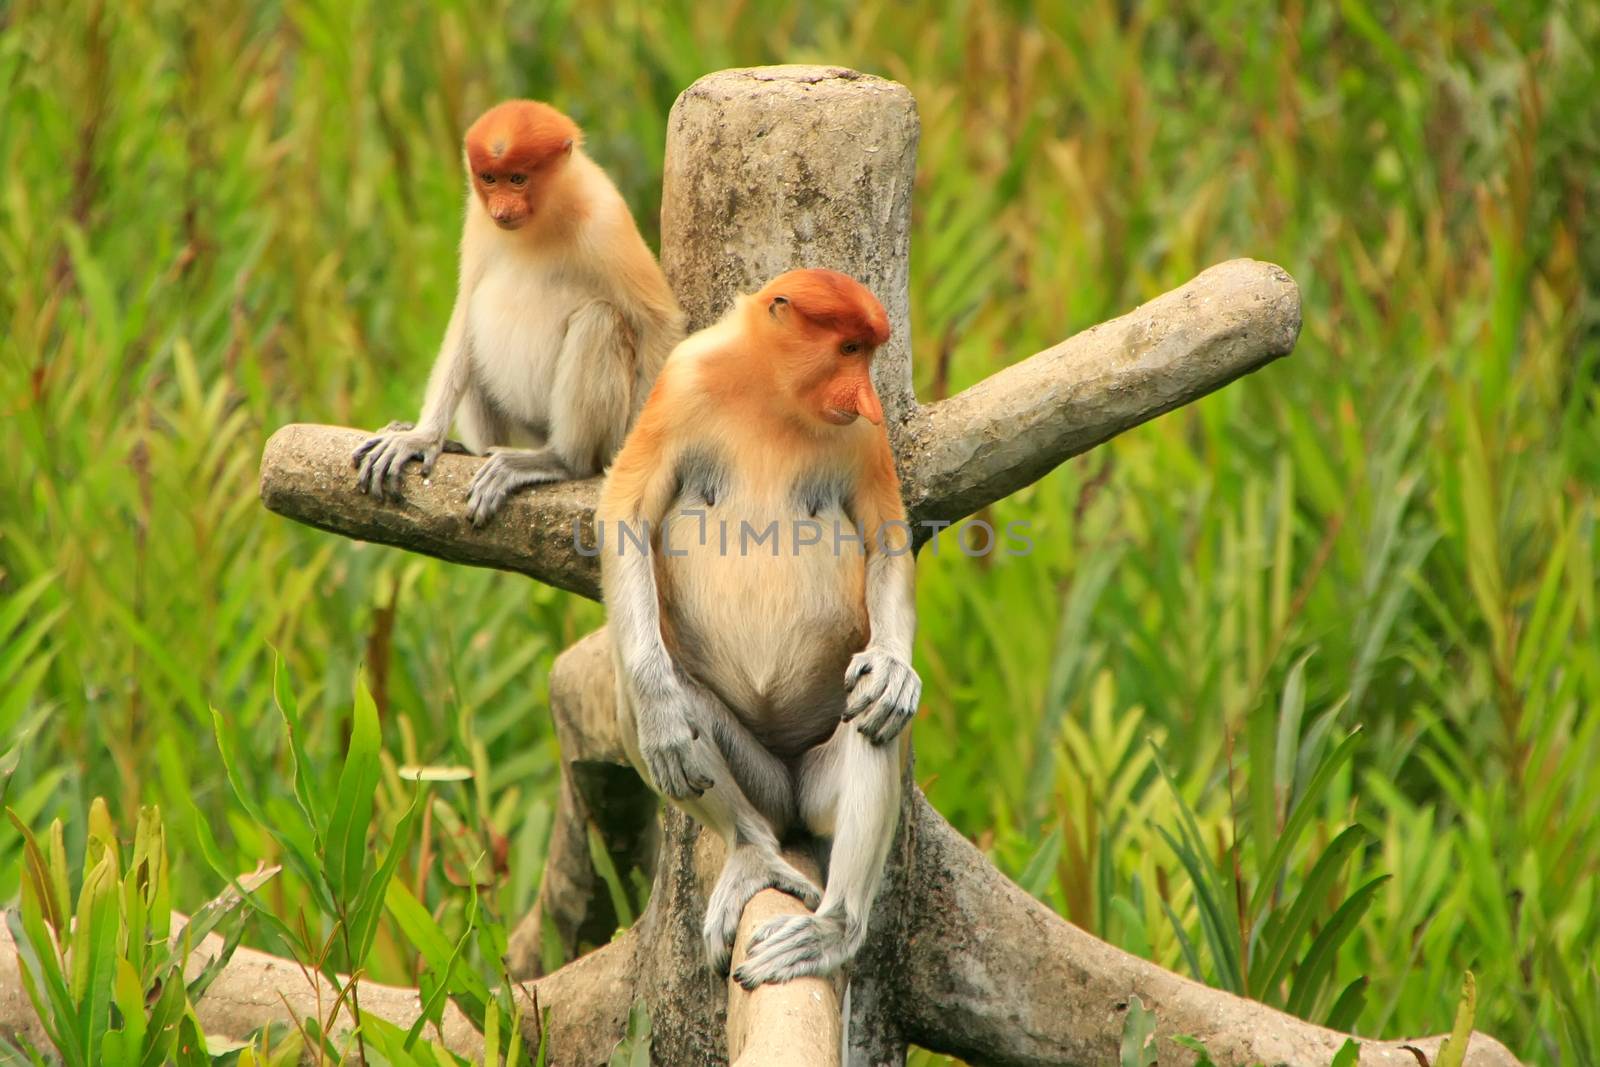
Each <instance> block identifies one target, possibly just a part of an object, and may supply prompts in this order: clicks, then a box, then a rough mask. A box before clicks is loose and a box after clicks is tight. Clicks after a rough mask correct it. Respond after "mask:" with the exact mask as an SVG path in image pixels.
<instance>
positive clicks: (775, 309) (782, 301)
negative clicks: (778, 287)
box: [767, 296, 789, 322]
mask: <svg viewBox="0 0 1600 1067" xmlns="http://www.w3.org/2000/svg"><path fill="white" fill-rule="evenodd" d="M767 314H768V315H771V316H772V317H773V318H775V319H777V320H778V321H779V322H787V321H788V320H789V298H788V297H786V296H775V297H773V298H772V303H770V304H768V305H767Z"/></svg>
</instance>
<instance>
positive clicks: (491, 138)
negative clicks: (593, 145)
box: [466, 100, 582, 230]
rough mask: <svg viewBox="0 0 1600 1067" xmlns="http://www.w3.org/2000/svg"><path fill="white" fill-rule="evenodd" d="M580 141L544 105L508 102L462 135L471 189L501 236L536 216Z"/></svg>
mask: <svg viewBox="0 0 1600 1067" xmlns="http://www.w3.org/2000/svg"><path fill="white" fill-rule="evenodd" d="M580 136H582V135H581V133H580V132H579V130H578V127H577V126H576V125H575V124H574V123H573V121H572V120H571V119H569V118H567V117H566V116H565V115H563V114H562V113H561V112H559V111H557V110H556V109H555V108H553V107H551V106H549V105H548V104H541V103H539V102H537V101H535V100H508V101H506V102H505V103H503V104H496V105H495V106H494V107H492V108H490V109H489V110H488V111H486V112H484V113H483V115H482V116H481V117H480V118H479V119H478V121H477V122H474V123H473V124H472V127H471V128H470V129H469V130H467V137H466V157H467V169H468V173H469V174H471V176H472V188H473V191H474V192H476V193H477V195H478V199H479V200H480V201H481V202H482V204H483V208H484V210H485V211H487V212H488V213H489V217H490V218H491V219H493V220H494V222H495V225H497V226H499V227H500V228H501V229H503V230H515V229H519V228H521V227H522V226H524V225H526V224H527V223H528V222H529V220H531V219H533V218H535V217H537V216H538V214H539V212H540V210H541V209H542V208H543V207H544V206H545V204H546V202H547V201H548V200H549V199H550V194H551V192H552V191H553V189H554V187H555V185H556V183H557V182H558V180H559V178H560V177H561V175H562V173H563V172H564V171H565V170H566V166H567V163H568V161H569V160H570V159H571V158H572V149H573V147H574V146H575V145H576V144H577V142H578V139H579V137H580Z"/></svg>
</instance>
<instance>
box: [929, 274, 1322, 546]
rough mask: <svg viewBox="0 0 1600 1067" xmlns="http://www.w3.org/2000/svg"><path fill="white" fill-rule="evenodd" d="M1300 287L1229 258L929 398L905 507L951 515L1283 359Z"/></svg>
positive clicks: (961, 514) (1296, 328)
mask: <svg viewBox="0 0 1600 1067" xmlns="http://www.w3.org/2000/svg"><path fill="white" fill-rule="evenodd" d="M1299 334H1300V290H1299V287H1298V286H1296V285H1295V283H1294V279H1293V278H1290V277H1289V275H1288V274H1286V273H1285V272H1284V271H1283V269H1282V268H1281V267H1278V266H1275V265H1273V264H1271V263H1261V262H1258V261H1256V260H1252V259H1235V260H1230V261H1229V262H1227V263H1222V264H1219V265H1217V266H1215V267H1212V268H1211V269H1209V270H1207V271H1205V272H1203V273H1201V274H1200V275H1199V276H1198V277H1196V278H1195V279H1194V280H1193V281H1191V282H1189V283H1188V284H1187V285H1184V286H1183V287H1181V288H1179V289H1174V290H1173V291H1172V292H1169V293H1166V294H1164V295H1162V296H1158V297H1156V298H1155V299H1154V300H1152V301H1150V302H1149V303H1147V304H1142V305H1140V306H1139V307H1137V308H1135V309H1134V310H1133V311H1130V312H1128V313H1127V314H1126V315H1123V316H1122V317H1120V318H1117V319H1112V320H1111V321H1110V322H1106V323H1102V324H1101V325H1099V326H1095V327H1092V328H1090V329H1088V330H1085V331H1084V332H1083V333H1080V334H1077V335H1075V336H1073V337H1070V338H1068V339H1067V340H1065V341H1062V342H1061V343H1060V344H1058V345H1055V346H1054V347H1051V348H1047V349H1045V350H1044V351H1043V352H1040V353H1038V354H1037V355H1035V356H1032V357H1031V358H1029V359H1026V360H1023V361H1022V362H1021V363H1017V364H1013V365H1012V366H1009V367H1007V368H1005V369H1004V370H1001V371H999V372H997V373H995V374H993V375H990V376H989V377H988V378H985V379H984V380H983V381H981V382H979V383H978V384H977V385H974V386H973V387H971V388H970V389H967V390H966V391H965V392H962V393H959V394H957V395H956V396H953V397H951V398H950V399H948V400H942V401H939V402H938V403H934V404H929V405H927V406H925V407H923V408H921V409H920V410H919V411H918V412H917V414H916V415H915V416H913V418H912V420H911V422H910V424H909V425H908V426H907V428H906V432H905V442H903V447H902V452H903V453H905V455H903V456H902V465H903V467H904V468H905V471H906V474H907V478H906V486H905V493H906V507H907V509H908V510H909V511H910V512H911V513H912V514H913V515H915V516H917V517H918V518H919V519H925V520H939V521H947V522H954V521H957V520H959V519H962V518H965V517H966V516H968V515H971V514H973V513H974V512H976V511H978V510H979V509H980V508H983V507H984V506H986V505H988V504H991V503H993V502H994V501H996V500H999V499H1001V498H1003V497H1006V496H1009V495H1010V494H1012V493H1014V492H1016V491H1017V490H1018V489H1021V488H1022V487H1023V486H1026V485H1029V484H1031V483H1033V482H1036V481H1038V480H1039V479H1040V478H1042V477H1043V476H1044V475H1045V474H1047V473H1049V472H1050V471H1051V470H1053V469H1054V468H1055V467H1056V466H1057V465H1059V464H1060V463H1061V462H1062V461H1063V460H1066V459H1068V458H1070V457H1072V456H1076V455H1078V454H1079V453H1082V452H1087V451H1088V450H1089V449H1091V448H1093V447H1094V446H1095V445H1098V444H1100V443H1101V442H1103V441H1106V440H1108V439H1109V438H1112V437H1115V436H1116V435H1117V434H1119V433H1121V432H1122V431H1124V430H1127V429H1129V428H1131V427H1134V426H1137V425H1139V424H1140V423H1143V422H1146V421H1148V420H1150V419H1153V418H1155V417H1156V416H1157V415H1160V414H1163V413H1164V412H1167V411H1171V410H1172V409H1173V408H1176V407H1180V406H1182V405H1184V404H1187V403H1189V402H1191V401H1193V400H1197V399H1199V398H1200V397H1202V396H1204V395H1205V394H1207V393H1210V392H1212V391H1213V390H1216V389H1220V388H1221V387H1222V386H1224V385H1227V384H1228V383H1229V382H1231V381H1233V380H1234V379H1235V378H1238V377H1240V376H1241V375H1244V374H1248V373H1249V372H1250V371H1253V370H1255V369H1256V368H1258V367H1261V366H1263V365H1264V364H1266V363H1268V362H1271V361H1272V360H1274V359H1277V358H1278V357H1280V356H1284V355H1287V354H1288V353H1289V352H1290V351H1291V350H1292V349H1293V348H1294V343H1295V339H1296V338H1297V337H1298V336H1299Z"/></svg>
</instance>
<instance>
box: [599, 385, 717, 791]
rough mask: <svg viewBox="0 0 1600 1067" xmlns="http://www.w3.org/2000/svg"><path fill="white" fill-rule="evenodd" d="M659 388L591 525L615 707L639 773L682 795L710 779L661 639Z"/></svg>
mask: <svg viewBox="0 0 1600 1067" xmlns="http://www.w3.org/2000/svg"><path fill="white" fill-rule="evenodd" d="M661 393H662V389H661V388H660V387H659V386H658V388H657V391H656V393H655V394H653V395H652V397H651V401H650V403H649V404H648V405H646V407H645V410H644V412H643V413H642V414H641V415H640V419H639V426H638V428H637V429H636V430H635V431H634V433H633V434H631V435H630V436H629V437H628V440H627V443H626V444H624V445H623V446H622V451H621V452H620V453H618V454H617V459H616V462H615V463H614V464H613V465H612V468H611V473H610V474H609V475H607V477H606V484H605V488H604V489H602V490H601V493H600V505H599V507H598V508H596V509H595V522H596V524H597V526H598V527H599V530H598V536H599V537H600V538H601V539H602V541H601V544H602V559H601V587H602V595H603V597H604V599H605V602H606V614H607V618H608V623H609V625H610V627H611V633H612V648H613V650H614V654H615V656H616V662H617V669H618V673H619V679H618V680H619V681H620V683H621V685H622V686H623V688H624V689H625V691H626V692H625V693H624V698H623V701H622V705H623V706H622V708H620V709H619V711H620V713H621V714H630V713H631V714H632V716H633V719H634V730H635V733H636V735H637V737H638V741H639V755H640V758H641V759H642V761H643V763H644V766H643V767H642V768H640V770H642V771H644V772H645V776H646V778H647V779H648V780H649V781H650V782H651V783H652V784H653V785H654V786H655V788H656V790H657V791H658V792H660V793H664V794H665V795H666V796H668V797H670V798H672V799H674V800H683V799H685V798H687V797H690V796H699V795H700V794H702V793H704V792H705V791H706V790H707V789H709V788H711V785H712V779H711V774H710V762H709V760H708V759H707V757H706V754H705V753H703V752H701V751H699V746H698V745H697V741H698V740H699V737H700V731H699V728H698V726H697V725H696V723H695V722H694V716H693V706H694V705H693V700H692V699H691V695H690V686H691V685H692V684H693V683H691V682H690V681H689V680H688V679H687V678H686V677H684V675H683V674H682V672H681V671H679V670H678V667H677V664H675V663H674V662H673V661H672V655H671V653H669V652H668V651H667V646H666V642H665V641H664V640H663V639H662V636H661V599H660V593H659V590H658V589H657V587H656V573H655V553H654V546H653V543H652V539H653V537H654V535H655V533H656V532H657V530H658V529H659V526H660V523H661V521H662V519H663V517H664V516H665V515H666V512H667V508H668V505H669V504H670V503H671V497H672V493H673V488H674V483H675V478H674V475H673V471H672V465H671V460H672V456H671V452H670V451H669V449H668V447H667V445H666V443H665V440H666V438H667V436H668V435H667V433H666V432H664V431H665V430H666V427H665V426H664V423H665V421H666V419H665V417H664V412H663V410H662V408H663V407H664V405H663V403H661V401H662V397H661V395H660V394H661ZM607 544H609V545H611V546H612V547H609V548H606V547H604V546H605V545H607Z"/></svg>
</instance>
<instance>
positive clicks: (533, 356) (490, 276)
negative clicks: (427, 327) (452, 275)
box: [467, 254, 604, 444]
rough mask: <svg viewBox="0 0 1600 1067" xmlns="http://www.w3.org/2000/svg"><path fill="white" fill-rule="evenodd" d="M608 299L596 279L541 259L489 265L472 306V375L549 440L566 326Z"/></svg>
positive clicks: (501, 406) (522, 424)
mask: <svg viewBox="0 0 1600 1067" xmlns="http://www.w3.org/2000/svg"><path fill="white" fill-rule="evenodd" d="M603 295H604V294H603V293H601V292H600V290H599V289H598V287H597V286H596V285H595V284H594V283H593V280H592V279H590V278H587V277H586V276H584V275H583V274H582V273H580V272H577V271H573V270H571V269H569V268H567V267H565V266H563V265H562V264H561V263H560V262H552V261H550V260H548V259H547V258H545V257H541V256H538V255H532V254H528V255H510V254H507V255H505V256H503V257H502V258H500V259H497V260H495V261H494V262H492V263H491V264H489V266H488V267H487V268H486V270H485V273H484V276H483V279H482V280H481V281H480V282H479V283H478V286H477V289H476V290H475V291H474V293H473V297H472V302H471V304H470V305H469V306H468V308H467V333H468V337H469V339H470V343H471V353H472V363H473V371H474V374H473V378H474V381H475V382H476V383H478V385H479V387H480V388H482V389H483V390H484V392H485V393H486V394H487V399H488V400H489V402H490V403H491V404H492V405H493V406H494V407H495V408H496V409H497V410H499V411H501V412H503V413H505V414H506V415H508V416H510V417H511V418H512V419H513V420H514V421H515V422H516V423H518V424H519V425H518V427H517V428H518V429H519V430H522V431H524V432H532V433H534V434H536V435H540V436H542V435H543V433H544V430H545V427H546V426H547V425H548V422H549V418H550V396H551V392H552V390H553V389H554V388H555V384H556V382H555V375H556V367H557V365H558V363H559V357H560V355H561V347H562V345H563V344H564V343H565V342H566V337H567V326H568V323H569V321H570V320H571V318H572V316H573V314H574V313H575V312H577V311H578V310H579V309H580V308H582V307H584V306H585V305H587V304H589V303H591V302H593V301H595V300H598V299H601V298H602V297H603ZM469 443H470V442H469ZM487 443H489V444H509V443H523V442H521V441H518V442H487Z"/></svg>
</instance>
